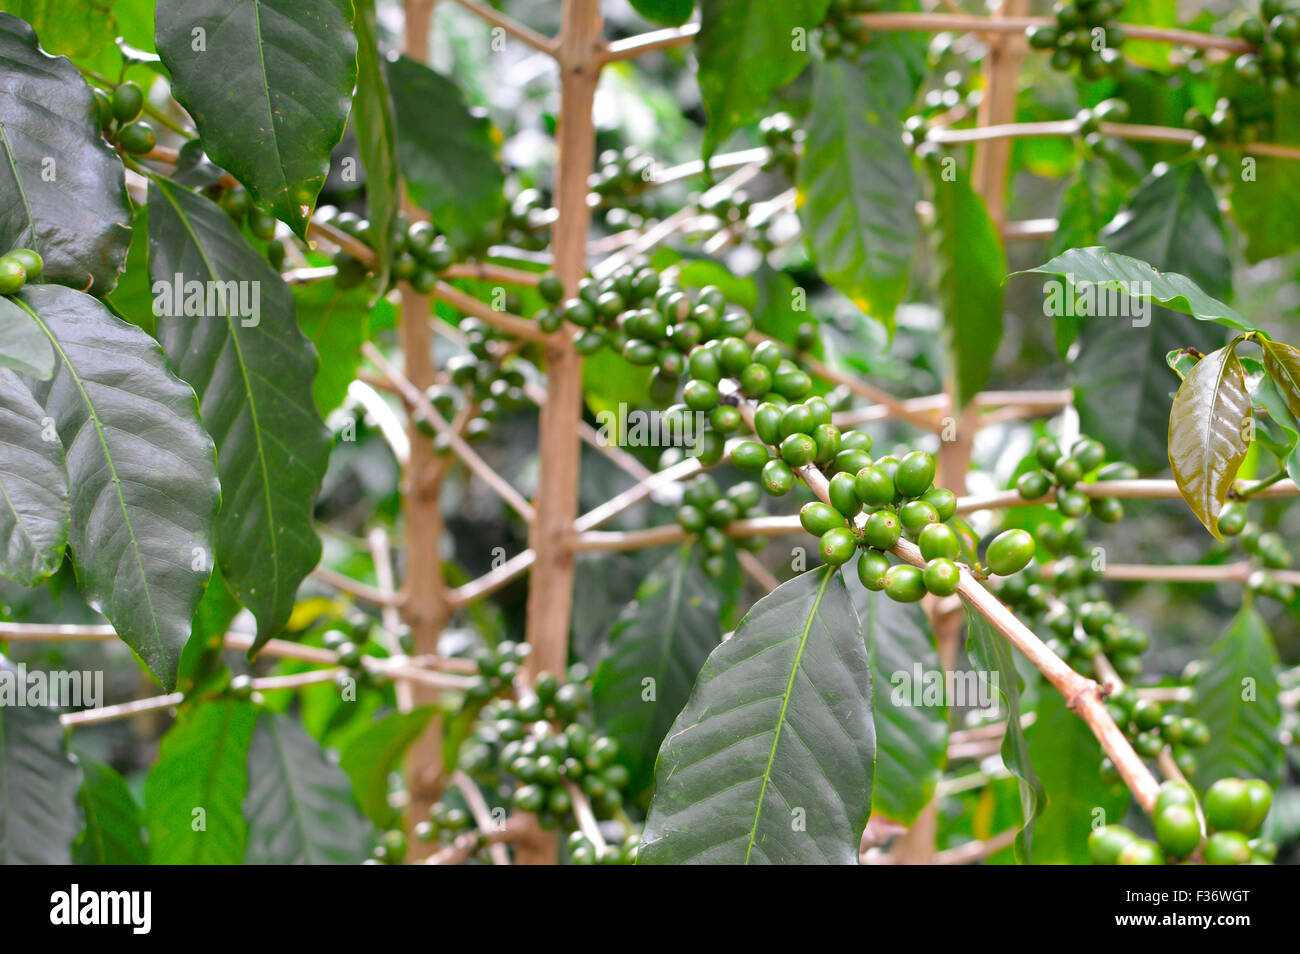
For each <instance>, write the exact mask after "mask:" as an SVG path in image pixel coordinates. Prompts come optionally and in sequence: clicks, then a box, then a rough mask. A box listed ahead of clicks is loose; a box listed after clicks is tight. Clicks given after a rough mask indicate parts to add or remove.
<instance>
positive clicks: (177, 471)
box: [14, 285, 220, 691]
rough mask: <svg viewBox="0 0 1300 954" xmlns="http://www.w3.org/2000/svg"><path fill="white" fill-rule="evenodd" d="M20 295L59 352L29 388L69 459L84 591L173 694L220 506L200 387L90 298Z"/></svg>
mask: <svg viewBox="0 0 1300 954" xmlns="http://www.w3.org/2000/svg"><path fill="white" fill-rule="evenodd" d="M14 300H15V301H17V302H18V303H19V304H20V305H21V307H23V308H24V309H25V310H26V311H27V312H28V313H29V314H30V315H32V316H33V317H35V319H36V321H37V322H38V323H39V324H40V326H41V328H42V329H43V330H44V332H45V334H46V335H47V336H48V337H49V339H50V342H51V344H52V345H53V346H54V349H55V352H56V354H57V356H58V366H57V367H56V369H55V372H54V376H53V377H52V378H51V379H50V380H49V381H38V382H34V383H32V384H31V389H32V395H33V396H34V397H35V398H36V400H37V402H38V403H40V404H41V405H42V406H43V407H44V408H45V413H46V414H47V415H49V416H50V417H51V418H53V420H54V426H55V428H56V429H57V431H58V434H59V437H60V438H61V439H62V441H63V446H64V450H65V454H66V458H67V468H68V478H69V485H70V487H71V498H70V503H71V525H70V527H69V532H68V544H69V546H71V548H72V553H73V556H74V558H75V560H76V564H77V586H78V589H80V591H81V595H82V596H83V597H85V599H86V601H87V602H88V603H89V604H90V605H91V606H93V607H94V608H95V609H97V610H99V612H101V613H103V614H104V615H105V616H107V617H108V619H109V622H111V623H112V624H113V626H114V628H115V629H116V630H117V633H118V635H119V636H120V637H121V638H122V639H123V640H124V641H125V642H126V643H127V645H129V646H130V647H131V648H132V649H134V650H135V651H136V653H137V654H138V655H139V656H140V658H141V659H142V660H143V661H144V663H145V665H146V666H148V667H149V669H150V671H152V672H153V674H154V675H155V676H156V677H157V678H158V681H159V682H160V683H162V685H163V687H164V688H166V689H168V690H169V691H170V690H171V688H172V687H173V686H174V685H175V683H176V667H177V664H178V663H179V661H180V655H181V648H182V647H183V646H184V645H185V641H186V640H187V639H189V635H190V618H191V617H192V616H193V615H194V608H195V606H197V605H198V602H199V599H200V597H202V595H203V587H204V585H205V584H206V583H207V580H208V575H209V573H210V572H211V568H212V559H211V554H212V524H213V519H214V517H215V515H216V511H217V507H218V505H219V503H220V488H219V486H218V484H217V473H216V462H215V459H214V457H215V454H214V450H213V446H212V439H211V438H210V437H208V435H207V433H206V432H205V431H204V430H203V428H202V426H201V425H200V424H199V414H198V406H197V405H196V403H195V400H194V392H193V391H191V390H190V388H189V387H188V386H187V385H186V384H185V383H184V382H182V381H178V380H177V379H176V377H175V376H174V375H173V374H172V372H171V370H170V369H169V368H168V367H167V363H166V361H165V360H164V358H163V354H162V351H161V350H160V349H159V347H158V343H157V342H156V341H154V340H153V339H152V338H150V337H149V336H148V335H146V334H145V333H144V332H143V331H141V330H140V329H139V328H136V327H135V326H134V325H129V324H127V323H126V322H124V321H121V320H120V319H118V318H116V317H114V316H113V315H112V314H110V313H109V311H108V309H106V308H105V307H104V306H103V305H102V304H100V303H99V302H98V301H96V300H95V299H94V298H91V297H90V296H89V295H83V294H82V293H81V292H77V291H73V290H72V289H70V288H63V287H61V286H59V285H31V286H28V287H27V288H25V289H23V291H22V292H21V293H20V294H19V295H18V296H17V297H16V298H15V299H14Z"/></svg>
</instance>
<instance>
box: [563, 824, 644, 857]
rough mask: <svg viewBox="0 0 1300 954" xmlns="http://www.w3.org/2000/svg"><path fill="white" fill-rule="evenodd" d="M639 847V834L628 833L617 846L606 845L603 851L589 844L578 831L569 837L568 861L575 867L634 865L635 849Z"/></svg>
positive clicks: (635, 832)
mask: <svg viewBox="0 0 1300 954" xmlns="http://www.w3.org/2000/svg"><path fill="white" fill-rule="evenodd" d="M640 845H641V834H640V832H637V831H629V832H628V834H627V835H626V836H624V838H623V841H622V842H620V843H619V844H611V843H608V842H607V843H606V844H605V848H604V850H603V851H601V850H599V849H597V847H596V846H595V845H594V844H592V843H591V840H590V839H589V838H588V837H587V836H586V835H584V834H583V833H582V832H580V831H575V832H572V833H571V834H570V835H569V840H568V849H569V860H570V861H571V862H573V863H574V864H575V865H634V864H636V853H637V849H638V848H639V847H640Z"/></svg>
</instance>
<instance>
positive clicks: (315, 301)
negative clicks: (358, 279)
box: [293, 282, 370, 416]
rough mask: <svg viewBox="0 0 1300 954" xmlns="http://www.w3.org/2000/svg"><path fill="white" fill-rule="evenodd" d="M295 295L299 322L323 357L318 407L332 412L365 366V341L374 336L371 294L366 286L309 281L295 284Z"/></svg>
mask: <svg viewBox="0 0 1300 954" xmlns="http://www.w3.org/2000/svg"><path fill="white" fill-rule="evenodd" d="M293 298H294V302H295V304H296V307H297V310H298V325H299V327H300V328H302V331H303V334H305V335H306V336H307V337H308V339H310V341H311V343H312V344H313V345H314V346H315V348H316V355H317V358H318V359H319V360H318V364H317V367H316V378H315V380H314V381H313V382H312V397H313V398H314V400H315V401H316V409H317V410H318V411H320V413H321V414H323V415H326V416H328V415H329V413H330V412H331V411H333V410H334V409H335V408H337V407H338V406H339V405H341V404H342V403H343V399H344V398H345V397H347V394H348V385H349V384H351V383H352V381H353V380H354V379H355V378H356V376H357V368H358V367H360V366H361V345H362V344H364V343H365V342H366V340H367V339H368V338H369V336H370V305H369V303H368V296H367V293H366V291H365V289H363V288H347V289H344V288H339V287H338V285H337V284H335V283H334V282H308V283H307V284H303V285H295V286H293Z"/></svg>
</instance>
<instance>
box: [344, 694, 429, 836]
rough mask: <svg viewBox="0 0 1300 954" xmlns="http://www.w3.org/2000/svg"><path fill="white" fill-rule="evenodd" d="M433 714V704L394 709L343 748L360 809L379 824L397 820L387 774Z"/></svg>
mask: <svg viewBox="0 0 1300 954" xmlns="http://www.w3.org/2000/svg"><path fill="white" fill-rule="evenodd" d="M432 716H433V708H432V707H431V706H424V707H422V708H419V709H412V710H411V711H410V712H394V713H393V714H392V715H389V716H387V717H385V718H383V719H380V720H379V721H377V722H373V723H371V724H370V725H368V726H366V728H365V729H363V730H362V731H361V732H358V733H357V734H356V735H355V736H354V737H353V738H352V740H351V741H350V742H348V745H347V748H345V749H344V750H343V756H342V758H341V759H340V760H339V765H340V766H341V767H342V769H343V771H345V772H347V774H348V777H349V778H350V779H352V791H353V792H354V793H355V795H356V799H357V803H358V804H359V805H360V806H361V810H362V811H363V812H365V813H366V815H367V816H368V817H369V818H370V820H371V821H373V822H374V823H375V824H376V825H380V826H382V827H390V826H391V825H392V824H393V823H394V822H395V820H396V818H397V811H396V809H394V808H393V806H392V804H390V802H389V800H388V776H389V775H391V774H392V773H393V772H394V771H396V769H397V767H398V765H399V764H400V763H401V761H402V757H403V756H404V755H405V754H406V750H407V749H408V748H410V747H411V744H412V743H413V742H414V741H415V740H416V739H418V738H419V737H420V734H421V733H422V732H424V730H425V727H426V726H428V724H429V719H430V718H432Z"/></svg>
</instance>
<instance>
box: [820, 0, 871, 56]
mask: <svg viewBox="0 0 1300 954" xmlns="http://www.w3.org/2000/svg"><path fill="white" fill-rule="evenodd" d="M884 6H885V4H884V0H831V3H830V6H829V7H828V8H827V10H826V19H825V20H823V21H822V29H821V44H822V52H824V53H825V54H826V56H827V57H828V58H834V57H837V56H842V57H844V58H845V59H848V60H855V59H857V58H858V55H859V54H860V53H861V52H862V49H863V47H865V46H866V45H867V44H868V43H870V42H871V28H870V27H868V26H867V24H866V23H865V22H864V21H863V20H862V18H861V17H860V16H857V14H861V13H875V12H877V11H879V10H881V9H883V8H884Z"/></svg>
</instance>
